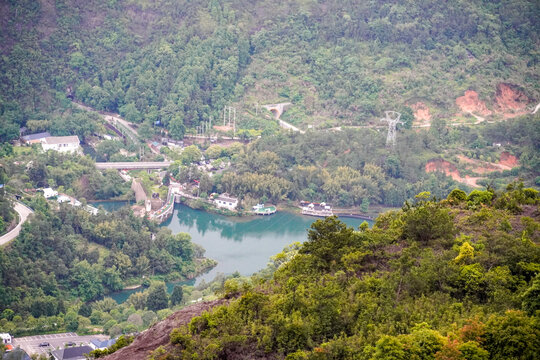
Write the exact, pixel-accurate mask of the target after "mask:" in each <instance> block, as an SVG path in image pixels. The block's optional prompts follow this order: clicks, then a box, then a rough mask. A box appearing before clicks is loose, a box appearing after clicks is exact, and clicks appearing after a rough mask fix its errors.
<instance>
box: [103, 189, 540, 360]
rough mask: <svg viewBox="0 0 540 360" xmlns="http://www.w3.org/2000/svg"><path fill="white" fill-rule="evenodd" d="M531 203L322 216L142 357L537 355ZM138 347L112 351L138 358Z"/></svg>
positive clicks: (451, 204) (531, 194)
mask: <svg viewBox="0 0 540 360" xmlns="http://www.w3.org/2000/svg"><path fill="white" fill-rule="evenodd" d="M539 200H540V199H539V197H538V192H537V191H536V190H533V189H524V188H523V187H522V186H521V185H519V184H512V185H510V186H508V188H507V190H506V191H505V192H500V193H499V192H498V193H494V192H490V191H473V192H471V193H470V194H469V195H466V194H465V193H464V192H462V191H461V190H454V191H453V192H452V193H451V194H450V195H449V197H448V198H447V199H445V200H443V201H440V202H439V201H434V200H430V195H429V193H421V194H419V195H418V196H417V198H416V202H415V203H414V204H408V203H407V204H405V205H404V207H403V209H402V210H400V211H395V212H389V213H386V214H383V215H381V216H379V218H378V219H377V220H376V222H375V225H374V226H373V228H372V229H368V227H367V226H365V227H364V226H361V227H360V229H359V230H354V229H352V228H347V227H346V226H345V225H344V224H343V223H341V222H339V221H338V220H337V219H336V218H326V219H325V220H319V221H317V222H315V223H314V224H313V225H312V228H311V230H309V235H308V238H309V240H308V241H307V242H306V243H304V244H303V245H300V244H298V245H297V246H295V247H292V248H289V249H288V250H286V251H285V252H284V253H281V254H278V255H277V256H275V257H274V258H273V266H274V267H275V268H277V270H276V271H275V273H274V274H273V275H271V276H267V275H266V276H265V275H260V276H257V275H255V276H253V277H252V278H251V279H243V280H239V279H230V280H228V281H227V282H225V285H224V288H223V290H222V295H223V296H224V297H225V298H229V299H231V300H230V303H228V304H225V305H222V306H219V307H216V308H214V309H212V310H211V311H209V312H208V313H204V314H202V315H201V316H199V317H195V318H193V319H192V320H191V322H190V323H189V324H188V325H184V324H185V321H183V322H179V325H183V326H180V327H179V328H178V329H175V330H173V331H172V332H171V334H170V344H168V345H167V346H161V347H159V348H158V349H155V351H154V352H153V355H152V356H151V357H150V358H152V359H288V360H292V359H296V360H299V359H366V360H367V359H373V360H378V359H394V360H404V359H438V360H443V359H446V360H450V359H454V360H458V359H469V360H470V359H485V360H487V359H530V360H532V359H535V358H537V355H538V353H537V350H538V347H539V346H540V327H539V322H538V321H539V318H538V315H539V311H540V307H539V306H540V303H539V301H538V299H539V291H540V290H539V289H540V288H539V285H540V282H539V281H540V278H539V276H540V275H539V267H538V266H539V262H540V248H539V246H538V245H539V243H538V242H539V239H540V238H539V236H540V223H539V220H540V213H539V211H538V204H539ZM366 225H367V224H366ZM169 320H170V321H169V322H168V323H167V324H166V326H170V325H171V324H170V322H174V317H171V318H170V319H169ZM164 326H165V325H163V326H162V325H159V326H158V327H155V328H154V330H155V331H156V333H155V334H154V336H155V337H156V338H162V337H163V334H162V333H160V332H159V331H158V330H159V329H160V328H163V327H164ZM150 331H151V330H150ZM145 336H148V335H145ZM136 343H137V341H136ZM138 343H139V345H138V346H139V348H141V349H142V348H143V346H144V344H143V343H142V342H140V341H139V342H138ZM136 349H137V348H136V347H128V348H126V349H122V350H120V352H119V353H118V354H115V355H113V357H112V358H113V359H121V358H122V356H123V355H126V354H129V356H130V358H134V359H144V358H146V356H147V353H146V350H147V348H144V350H145V351H144V352H137V351H136Z"/></svg>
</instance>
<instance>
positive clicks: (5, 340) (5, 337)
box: [0, 333, 13, 345]
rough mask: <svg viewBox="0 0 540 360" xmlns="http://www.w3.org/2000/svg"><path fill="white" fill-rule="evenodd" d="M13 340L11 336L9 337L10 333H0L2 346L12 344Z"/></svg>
mask: <svg viewBox="0 0 540 360" xmlns="http://www.w3.org/2000/svg"><path fill="white" fill-rule="evenodd" d="M12 340H13V339H12V338H11V335H9V334H8V333H0V341H2V344H4V345H6V344H11V341H12Z"/></svg>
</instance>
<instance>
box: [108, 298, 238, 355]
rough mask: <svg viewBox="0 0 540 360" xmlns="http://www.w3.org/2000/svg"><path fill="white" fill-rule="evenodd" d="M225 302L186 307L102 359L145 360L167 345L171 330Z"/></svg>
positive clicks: (220, 300) (216, 301)
mask: <svg viewBox="0 0 540 360" xmlns="http://www.w3.org/2000/svg"><path fill="white" fill-rule="evenodd" d="M226 302H227V300H226V299H219V300H214V301H209V302H203V303H198V304H194V305H190V306H187V307H185V308H183V309H182V310H180V311H177V312H175V313H174V314H172V315H171V316H169V317H168V318H166V319H165V320H163V321H160V322H158V323H157V324H155V325H154V326H152V327H151V328H149V329H148V330H146V331H144V332H143V333H141V334H140V335H138V336H137V337H136V338H135V341H133V343H132V344H130V345H129V346H126V347H125V348H122V349H120V350H118V351H117V352H115V353H114V354H111V355H109V356H107V357H105V358H103V359H105V360H125V359H129V360H146V358H147V357H148V355H149V354H150V353H151V352H152V351H154V350H155V349H157V348H158V347H160V346H164V347H166V346H167V345H168V344H169V334H170V333H171V331H172V330H173V329H175V328H177V327H180V326H182V325H187V324H189V322H190V321H191V319H192V318H194V317H195V316H199V315H201V314H202V313H203V312H205V311H208V310H210V309H212V308H214V307H216V306H219V305H222V304H224V303H226Z"/></svg>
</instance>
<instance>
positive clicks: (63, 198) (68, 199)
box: [56, 194, 71, 203]
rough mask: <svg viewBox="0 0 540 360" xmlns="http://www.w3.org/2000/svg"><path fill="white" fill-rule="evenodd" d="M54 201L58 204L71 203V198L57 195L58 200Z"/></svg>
mask: <svg viewBox="0 0 540 360" xmlns="http://www.w3.org/2000/svg"><path fill="white" fill-rule="evenodd" d="M56 201H58V202H59V203H65V202H67V203H71V198H70V197H69V196H67V195H64V194H62V195H59V196H58V198H57V199H56Z"/></svg>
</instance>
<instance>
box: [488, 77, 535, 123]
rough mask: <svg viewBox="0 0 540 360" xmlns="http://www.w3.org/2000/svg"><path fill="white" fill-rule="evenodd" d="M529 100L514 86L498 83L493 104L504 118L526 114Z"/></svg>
mask: <svg viewBox="0 0 540 360" xmlns="http://www.w3.org/2000/svg"><path fill="white" fill-rule="evenodd" d="M529 102H530V99H529V98H528V97H527V96H526V95H525V94H524V93H523V92H522V91H520V90H519V89H518V87H517V86H516V85H513V84H506V83H499V84H498V85H497V92H496V94H495V104H496V106H497V108H498V110H499V111H500V112H501V113H502V114H503V115H504V117H505V118H512V117H516V116H520V115H524V114H526V113H527V112H528V111H527V105H528V104H529Z"/></svg>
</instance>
